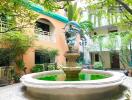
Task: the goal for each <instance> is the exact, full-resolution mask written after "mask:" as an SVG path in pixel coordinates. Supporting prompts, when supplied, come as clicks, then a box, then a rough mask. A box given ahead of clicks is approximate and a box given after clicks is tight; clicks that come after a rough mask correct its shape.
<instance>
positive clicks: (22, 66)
mask: <svg viewBox="0 0 132 100" xmlns="http://www.w3.org/2000/svg"><path fill="white" fill-rule="evenodd" d="M16 65H17V67H18V68H19V69H21V70H23V69H24V66H25V64H24V61H23V60H22V59H19V60H16Z"/></svg>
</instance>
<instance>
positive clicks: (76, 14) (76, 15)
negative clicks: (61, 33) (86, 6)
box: [66, 2, 82, 21]
mask: <svg viewBox="0 0 132 100" xmlns="http://www.w3.org/2000/svg"><path fill="white" fill-rule="evenodd" d="M66 8H67V17H68V19H69V20H70V21H71V20H74V21H79V20H80V19H81V15H80V13H81V11H82V9H81V8H79V7H78V6H77V3H74V4H72V3H71V2H70V3H69V5H67V7H66Z"/></svg>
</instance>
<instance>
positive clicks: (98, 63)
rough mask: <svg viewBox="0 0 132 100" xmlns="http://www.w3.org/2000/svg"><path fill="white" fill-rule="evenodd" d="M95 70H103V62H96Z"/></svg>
mask: <svg viewBox="0 0 132 100" xmlns="http://www.w3.org/2000/svg"><path fill="white" fill-rule="evenodd" d="M94 69H99V70H101V69H103V64H102V63H101V62H94Z"/></svg>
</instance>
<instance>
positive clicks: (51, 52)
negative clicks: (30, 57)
mask: <svg viewBox="0 0 132 100" xmlns="http://www.w3.org/2000/svg"><path fill="white" fill-rule="evenodd" d="M40 53H41V54H43V55H45V54H47V55H49V57H50V58H55V56H57V55H58V50H57V49H48V48H47V49H45V48H44V49H43V48H41V49H40Z"/></svg>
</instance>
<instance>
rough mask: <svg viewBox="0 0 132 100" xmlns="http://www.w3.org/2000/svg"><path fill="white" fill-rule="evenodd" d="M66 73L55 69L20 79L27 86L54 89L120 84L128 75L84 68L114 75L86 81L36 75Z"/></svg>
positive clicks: (85, 70) (84, 70)
mask: <svg viewBox="0 0 132 100" xmlns="http://www.w3.org/2000/svg"><path fill="white" fill-rule="evenodd" d="M53 72H54V73H64V72H63V71H62V70H55V71H46V72H39V73H32V74H27V75H24V76H22V78H21V79H20V80H21V82H22V83H23V84H24V85H25V86H27V87H34V88H45V89H51V88H52V89H53V88H81V89H82V88H84V89H88V88H89V89H90V88H95V87H96V88H102V87H110V86H117V85H120V84H121V83H122V82H123V80H124V79H125V78H126V76H125V75H124V74H123V73H120V72H115V71H102V70H87V69H83V70H82V72H90V73H92V72H94V73H102V74H107V75H112V76H111V77H109V78H105V79H100V80H90V81H89V80H85V81H44V80H38V79H35V78H34V77H36V76H38V75H43V74H50V73H53Z"/></svg>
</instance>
